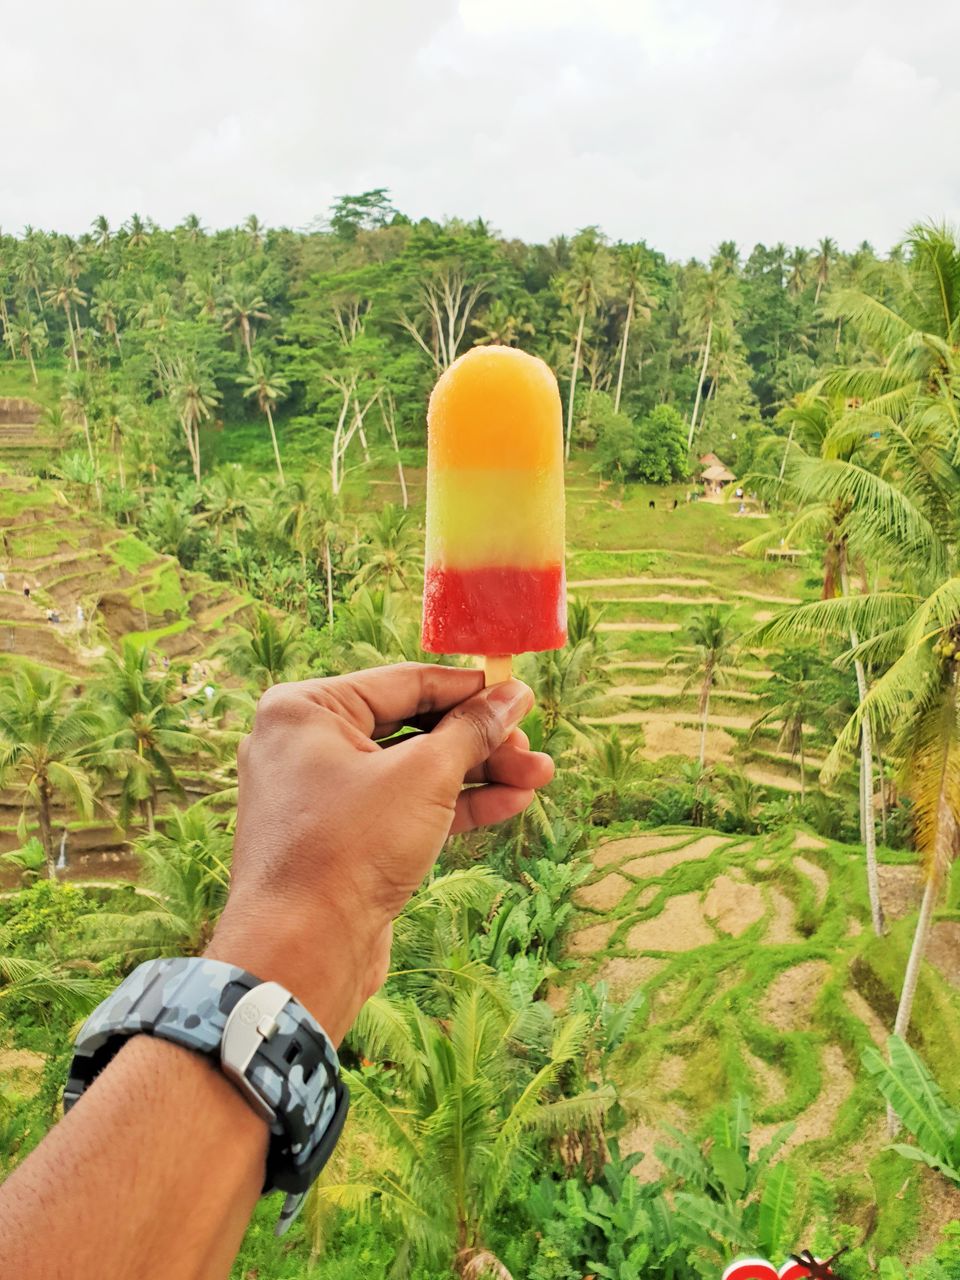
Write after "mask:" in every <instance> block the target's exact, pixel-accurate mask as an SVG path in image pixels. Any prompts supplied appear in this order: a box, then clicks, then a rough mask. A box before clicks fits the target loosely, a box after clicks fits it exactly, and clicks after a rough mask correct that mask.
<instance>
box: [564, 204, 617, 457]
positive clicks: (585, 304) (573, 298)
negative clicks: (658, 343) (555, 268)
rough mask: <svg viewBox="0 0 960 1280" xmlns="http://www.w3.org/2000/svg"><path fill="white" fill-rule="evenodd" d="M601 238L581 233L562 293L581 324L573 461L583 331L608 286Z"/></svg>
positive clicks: (573, 377)
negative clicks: (606, 284)
mask: <svg viewBox="0 0 960 1280" xmlns="http://www.w3.org/2000/svg"><path fill="white" fill-rule="evenodd" d="M603 253H604V248H603V241H602V240H601V238H600V235H599V234H598V232H597V231H596V229H595V228H593V227H588V228H587V229H586V230H585V231H581V232H580V233H579V235H578V236H577V238H576V240H575V242H574V251H573V261H572V262H571V265H570V269H569V271H567V273H566V276H565V278H564V280H563V285H562V291H563V294H564V296H565V299H566V301H567V303H568V305H569V306H570V307H571V308H572V311H573V314H574V315H575V316H576V321H577V336H576V339H575V341H574V346H573V365H572V368H571V370H570V397H569V399H568V401H567V433H566V434H567V439H566V446H565V450H564V456H565V457H566V458H567V460H568V461H569V458H570V440H571V437H572V435H573V400H574V396H575V395H576V391H577V373H578V372H579V369H580V353H581V351H582V349H583V328H584V325H585V324H586V321H587V316H588V315H593V314H594V313H595V312H596V310H597V309H598V307H599V306H600V302H601V299H602V297H603V291H604V287H605V276H606V264H605V261H604V258H603Z"/></svg>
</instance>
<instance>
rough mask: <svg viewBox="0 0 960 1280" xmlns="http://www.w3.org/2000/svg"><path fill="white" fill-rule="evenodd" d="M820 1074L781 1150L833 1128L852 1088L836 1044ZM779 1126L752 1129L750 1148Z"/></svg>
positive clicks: (760, 1144)
mask: <svg viewBox="0 0 960 1280" xmlns="http://www.w3.org/2000/svg"><path fill="white" fill-rule="evenodd" d="M798 968H799V966H798ZM822 1078H823V1088H822V1089H821V1090H820V1093H819V1095H818V1096H817V1098H816V1099H815V1100H814V1101H813V1102H812V1103H811V1104H810V1106H809V1107H807V1109H806V1111H801V1113H800V1115H799V1116H798V1117H797V1119H796V1122H795V1123H796V1128H795V1129H794V1131H793V1133H791V1135H790V1137H789V1138H788V1139H787V1141H786V1142H785V1143H784V1145H783V1148H782V1151H783V1152H788V1151H792V1150H793V1149H794V1148H795V1147H799V1146H802V1145H803V1143H805V1142H812V1141H813V1140H814V1139H816V1138H823V1137H826V1135H827V1134H829V1133H830V1131H831V1130H832V1129H833V1126H834V1124H835V1123H836V1119H837V1113H838V1112H839V1110H840V1108H841V1107H842V1106H843V1103H844V1102H845V1101H846V1099H847V1097H848V1095H849V1094H850V1091H851V1089H852V1088H853V1076H852V1075H851V1074H850V1071H849V1070H848V1068H847V1064H846V1062H845V1061H844V1057H843V1054H842V1053H841V1051H840V1047H839V1045H835V1044H828V1045H826V1047H825V1048H824V1050H823V1071H822ZM779 1128H780V1125H779V1124H771V1125H761V1126H760V1128H758V1129H754V1131H753V1134H752V1135H751V1139H750V1148H751V1151H753V1152H757V1151H759V1150H760V1148H761V1147H764V1146H766V1144H767V1143H768V1142H769V1141H770V1139H771V1138H772V1137H773V1135H774V1133H776V1131H777V1129H779Z"/></svg>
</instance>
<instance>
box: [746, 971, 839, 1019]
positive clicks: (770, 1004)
mask: <svg viewBox="0 0 960 1280" xmlns="http://www.w3.org/2000/svg"><path fill="white" fill-rule="evenodd" d="M829 972H830V966H829V964H827V962H826V960H804V961H803V962H802V963H801V964H795V965H792V966H791V967H790V968H789V969H784V970H783V971H782V972H781V973H778V974H777V976H776V977H775V978H774V980H773V982H771V984H770V986H769V987H768V988H767V992H766V995H765V996H764V998H763V1002H762V1004H761V1006H760V1014H761V1017H762V1018H763V1019H764V1020H765V1021H766V1022H769V1023H770V1025H771V1026H774V1027H776V1028H777V1030H778V1031H799V1030H801V1029H802V1028H803V1027H805V1026H807V1025H808V1024H809V1022H810V1010H811V1009H812V1008H813V1005H814V1003H815V1002H816V999H817V996H818V995H819V993H820V988H821V987H822V986H823V983H824V981H825V979H826V977H827V974H828V973H829Z"/></svg>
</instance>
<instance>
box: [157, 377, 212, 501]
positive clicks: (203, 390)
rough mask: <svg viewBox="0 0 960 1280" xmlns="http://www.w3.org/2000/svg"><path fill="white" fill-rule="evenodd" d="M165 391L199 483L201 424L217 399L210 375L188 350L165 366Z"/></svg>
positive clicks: (209, 413) (206, 418) (209, 414)
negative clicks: (181, 431) (181, 430)
mask: <svg viewBox="0 0 960 1280" xmlns="http://www.w3.org/2000/svg"><path fill="white" fill-rule="evenodd" d="M166 383H167V395H168V396H169V398H170V401H171V403H172V404H173V407H174V409H175V410H176V412H177V417H178V418H179V419H180V425H181V426H182V427H183V434H184V437H185V438H186V442H187V452H188V453H189V455H190V461H191V463H192V465H193V477H194V479H195V480H196V482H197V484H199V483H200V424H201V423H203V422H206V421H207V420H208V419H209V418H210V416H211V414H212V412H213V410H214V408H215V407H216V406H217V405H218V404H219V403H220V392H219V391H218V390H217V384H216V383H215V382H214V380H213V376H212V375H211V373H210V372H209V370H208V369H206V368H205V367H204V366H203V365H202V364H201V363H200V361H199V359H198V358H197V357H196V356H195V355H193V354H191V355H188V356H180V357H177V358H176V359H175V360H174V361H173V362H172V363H171V365H170V367H169V369H168V370H167V378H166Z"/></svg>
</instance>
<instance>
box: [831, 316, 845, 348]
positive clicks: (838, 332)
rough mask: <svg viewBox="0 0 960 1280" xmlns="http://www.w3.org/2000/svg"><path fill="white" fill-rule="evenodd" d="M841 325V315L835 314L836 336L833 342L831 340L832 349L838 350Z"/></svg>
mask: <svg viewBox="0 0 960 1280" xmlns="http://www.w3.org/2000/svg"><path fill="white" fill-rule="evenodd" d="M842 325H843V317H842V316H837V336H836V338H835V339H834V342H833V349H834V351H839V350H840V329H841V327H842Z"/></svg>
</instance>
